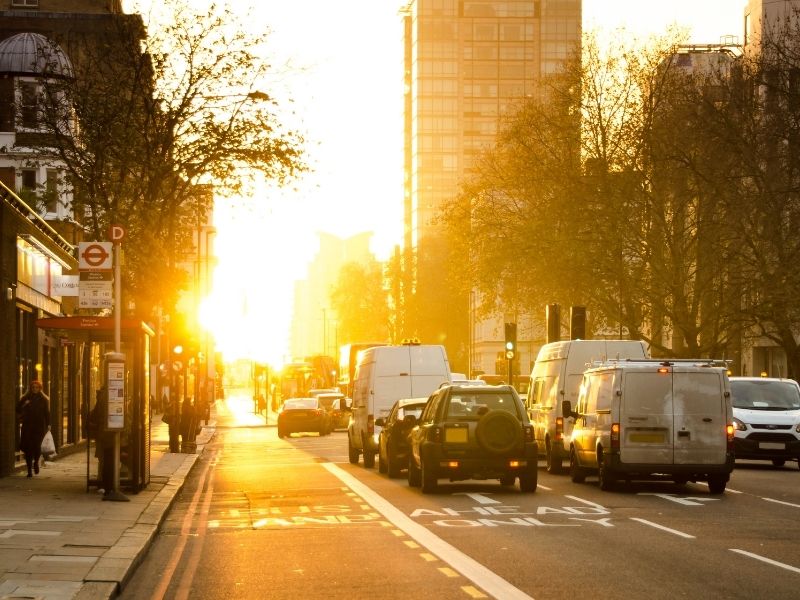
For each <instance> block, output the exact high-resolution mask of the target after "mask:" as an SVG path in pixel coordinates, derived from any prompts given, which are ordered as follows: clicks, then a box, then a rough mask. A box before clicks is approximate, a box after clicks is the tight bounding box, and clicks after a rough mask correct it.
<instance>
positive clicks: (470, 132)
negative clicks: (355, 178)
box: [404, 0, 581, 372]
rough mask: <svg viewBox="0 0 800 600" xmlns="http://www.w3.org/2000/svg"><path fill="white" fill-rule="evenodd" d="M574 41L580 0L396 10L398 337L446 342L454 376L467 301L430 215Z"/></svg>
mask: <svg viewBox="0 0 800 600" xmlns="http://www.w3.org/2000/svg"><path fill="white" fill-rule="evenodd" d="M580 35H581V0H537V1H532V0H503V1H486V0H484V1H470V0H411V1H410V2H409V3H408V4H407V6H406V7H405V9H404V37H405V55H404V56H405V58H404V67H405V89H406V92H405V94H406V96H405V108H404V111H405V155H404V162H405V190H404V195H405V197H404V221H405V223H404V263H405V266H406V268H405V273H406V275H405V281H404V289H405V295H406V306H407V307H408V314H407V318H406V330H407V331H408V332H409V333H414V334H416V335H417V336H418V337H419V338H420V339H421V341H423V342H424V343H432V344H433V343H442V344H445V345H446V347H447V351H448V354H449V356H450V360H451V366H452V367H453V369H454V370H456V371H462V372H463V371H465V370H466V368H467V346H468V337H469V330H470V325H469V323H468V314H469V299H468V298H467V297H466V296H467V294H460V295H459V296H455V295H454V294H453V293H452V292H451V290H452V289H453V286H452V285H451V284H450V283H448V282H449V281H452V279H453V278H458V277H459V269H458V264H457V261H456V260H454V259H453V257H450V256H449V255H448V249H449V246H448V243H447V240H446V239H445V236H443V235H442V234H441V227H440V226H439V225H438V224H437V222H436V219H437V215H438V213H439V211H440V209H441V208H442V207H443V206H444V205H445V204H446V203H447V202H448V201H449V200H451V199H453V198H455V197H456V195H457V193H458V189H459V182H460V181H462V180H463V178H464V177H465V176H466V175H467V174H468V173H469V171H470V168H471V167H472V166H473V165H474V163H475V160H476V159H477V158H478V156H479V155H480V153H481V152H482V151H483V150H484V149H486V148H488V147H490V146H491V145H492V144H493V142H494V139H495V135H496V133H497V131H498V129H499V127H500V126H501V124H502V119H503V117H504V115H508V114H509V112H510V111H513V110H514V109H515V107H517V106H518V105H519V104H520V103H521V102H522V101H523V100H524V99H525V98H526V97H531V96H533V95H535V94H536V93H537V89H538V86H539V85H540V83H541V80H542V77H543V76H545V75H547V74H548V73H553V72H555V71H556V70H557V69H558V68H559V65H560V64H561V63H562V62H563V61H564V60H565V59H566V58H568V57H570V56H572V55H573V53H574V52H575V51H576V50H577V48H578V46H579V42H580ZM468 225H469V224H468V223H465V224H464V226H465V227H467V226H468ZM461 296H464V297H461ZM501 327H502V324H501ZM501 336H502V333H501Z"/></svg>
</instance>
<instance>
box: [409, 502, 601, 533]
mask: <svg viewBox="0 0 800 600" xmlns="http://www.w3.org/2000/svg"><path fill="white" fill-rule="evenodd" d="M568 497H569V498H572V499H574V500H577V501H579V502H583V503H584V504H585V506H562V507H554V506H539V507H537V508H536V510H535V511H531V512H526V511H520V506H518V505H501V506H472V507H470V508H466V509H460V510H459V509H455V508H448V507H443V508H441V509H438V510H434V509H430V508H418V509H415V510H414V511H412V512H411V514H410V515H409V516H410V517H411V518H419V517H457V518H444V519H435V520H433V521H431V524H432V525H436V526H438V527H464V528H466V527H501V526H504V525H507V526H508V525H511V526H518V527H580V526H581V523H548V522H545V521H542V520H541V519H539V518H536V517H541V516H548V515H563V516H566V517H567V519H568V520H570V521H582V522H585V523H589V524H594V525H598V526H600V527H614V525H613V524H612V523H611V517H607V516H602V515H609V514H610V511H609V510H608V509H607V508H606V507H604V506H602V505H600V504H597V503H596V502H591V501H589V500H583V499H582V498H577V497H575V496H568ZM465 517H474V518H465ZM487 517H488V518H487ZM491 517H505V518H503V519H501V518H491Z"/></svg>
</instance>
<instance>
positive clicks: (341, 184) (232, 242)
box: [124, 0, 745, 363]
mask: <svg viewBox="0 0 800 600" xmlns="http://www.w3.org/2000/svg"><path fill="white" fill-rule="evenodd" d="M202 1H203V0H194V1H193V2H192V4H193V5H197V4H199V3H200V2H202ZM227 1H228V2H229V3H230V5H231V6H233V7H234V9H235V11H236V12H237V13H240V12H241V14H245V13H246V12H247V13H249V16H248V17H247V18H246V23H247V25H248V26H250V27H254V28H259V29H258V30H264V29H269V30H270V32H271V33H270V36H269V39H268V44H269V51H270V56H271V57H274V64H276V65H283V64H285V63H288V64H289V65H290V69H289V71H288V72H286V74H284V75H282V76H281V78H280V79H279V80H277V81H275V80H273V81H270V82H265V84H266V85H267V88H266V91H268V92H269V93H270V95H275V96H276V97H277V98H278V99H279V101H280V100H281V98H283V99H287V98H291V99H292V102H291V104H288V105H287V106H290V107H291V109H292V112H291V113H287V114H286V115H285V118H286V119H287V123H290V124H291V125H292V126H293V127H298V128H299V129H300V131H302V132H303V134H304V135H305V137H306V140H307V145H306V150H307V159H308V162H309V164H310V166H311V167H312V172H310V173H309V174H308V175H306V176H304V177H303V178H302V179H301V180H300V181H297V182H295V183H294V185H293V186H292V188H291V189H289V190H284V191H276V190H265V191H264V194H263V197H259V198H255V199H243V200H242V201H241V202H238V203H235V204H226V205H224V206H222V205H221V206H218V207H217V210H216V214H215V221H216V226H217V230H218V234H217V240H216V244H217V251H218V265H217V269H216V270H215V282H214V294H213V295H212V298H211V299H209V301H208V302H207V303H206V305H205V314H206V318H207V322H208V323H209V324H212V325H213V321H214V317H213V315H214V314H225V315H226V321H225V323H224V327H220V326H219V325H220V324H219V323H217V327H215V331H214V333H215V336H216V337H217V342H218V344H219V345H220V346H221V347H223V349H225V348H230V350H228V351H226V357H233V356H234V355H235V354H237V353H238V354H243V355H248V354H249V355H251V356H252V355H257V356H256V358H257V359H258V360H269V361H271V362H273V363H277V362H280V361H281V360H289V358H290V357H288V356H286V350H287V348H288V335H289V323H290V319H291V310H292V298H293V293H294V281H295V280H298V279H303V278H304V277H305V272H306V266H307V264H308V262H309V261H310V260H311V259H312V258H313V257H314V254H315V253H316V251H317V241H316V240H317V238H316V234H317V232H319V231H326V232H329V233H334V234H336V235H340V236H342V237H347V236H350V235H354V234H356V233H360V232H362V231H374V232H375V233H374V236H373V244H372V248H373V251H374V252H375V253H376V255H377V256H378V258H379V259H384V258H386V257H387V256H388V254H389V252H390V251H391V249H392V247H393V246H394V245H395V244H399V243H400V242H401V239H402V237H401V235H402V167H403V165H402V143H403V137H402V133H403V132H402V87H401V76H402V70H401V59H402V35H401V34H402V30H401V20H400V17H399V14H398V9H399V8H400V7H401V6H402V5H403V4H404V3H405V2H404V1H403V0H338V2H332V1H331V0H291V1H286V0H236V1H235V2H234V1H232V0H227ZM744 5H745V1H744V0H670V1H669V2H654V1H653V0H584V2H583V15H584V29H587V30H588V29H594V28H599V29H600V30H601V31H603V32H606V33H607V34H609V35H611V37H613V34H611V33H610V32H613V31H615V30H617V29H618V28H619V27H624V28H625V30H626V31H627V32H629V33H631V34H635V35H637V36H641V37H647V36H649V35H651V34H659V33H664V32H665V31H666V29H667V27H668V26H669V25H671V24H677V25H680V26H685V27H687V28H689V29H690V32H691V35H690V41H691V42H693V43H716V42H719V41H720V38H721V36H723V35H736V36H738V37H739V39H741V29H742V22H743V16H742V15H743V8H744ZM124 6H125V8H126V10H127V11H131V10H132V7H133V6H138V7H139V8H140V11H139V12H141V13H142V14H147V12H148V11H147V6H148V4H147V2H146V1H145V0H138V1H137V2H134V1H133V0H130V1H129V2H127V3H124ZM232 305H233V306H236V307H240V308H241V313H242V314H241V318H240V319H238V320H237V319H233V318H232V315H231V310H230V307H231V306H232ZM234 321H237V322H236V323H235V322H234ZM237 323H238V324H237ZM253 331H263V332H266V335H259V336H254V335H253V333H252V332H253ZM265 338H266V339H268V344H267V346H268V347H265V346H264V344H263V340H265Z"/></svg>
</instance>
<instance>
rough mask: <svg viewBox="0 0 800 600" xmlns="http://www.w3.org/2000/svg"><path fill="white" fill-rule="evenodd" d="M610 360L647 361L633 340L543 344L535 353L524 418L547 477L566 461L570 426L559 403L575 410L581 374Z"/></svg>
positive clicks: (642, 346)
mask: <svg viewBox="0 0 800 600" xmlns="http://www.w3.org/2000/svg"><path fill="white" fill-rule="evenodd" d="M611 358H648V353H647V346H645V343H644V342H641V341H634V340H567V341H563V342H551V343H549V344H545V345H544V346H542V347H541V349H540V350H539V354H538V355H537V357H536V362H535V363H534V365H533V370H532V371H531V379H530V387H529V388H528V400H527V404H528V415H529V416H530V419H531V422H532V423H533V430H534V437H535V438H536V443H537V445H538V447H539V454H540V455H544V456H545V459H546V461H547V470H548V472H550V473H560V472H561V471H562V465H563V461H564V459H567V458H569V451H568V448H567V447H566V446H565V445H564V440H566V439H569V434H570V427H571V423H570V422H567V421H566V420H565V419H564V415H563V414H562V412H561V406H562V405H561V403H562V402H563V401H564V400H569V401H570V402H572V405H573V406H575V405H576V404H577V400H578V390H579V388H580V385H581V379H582V378H583V372H584V371H585V370H586V369H587V368H588V367H589V366H590V365H591V363H592V362H594V361H602V360H606V359H611Z"/></svg>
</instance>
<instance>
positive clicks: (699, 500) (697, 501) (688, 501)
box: [637, 492, 719, 506]
mask: <svg viewBox="0 0 800 600" xmlns="http://www.w3.org/2000/svg"><path fill="white" fill-rule="evenodd" d="M637 496H656V497H657V498H663V499H664V500H669V501H670V502H675V503H676V504H683V505H684V506H703V502H716V501H718V500H719V498H705V497H698V496H686V497H685V498H681V497H680V496H678V495H677V494H655V493H651V492H639V493H638V494H637Z"/></svg>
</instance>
